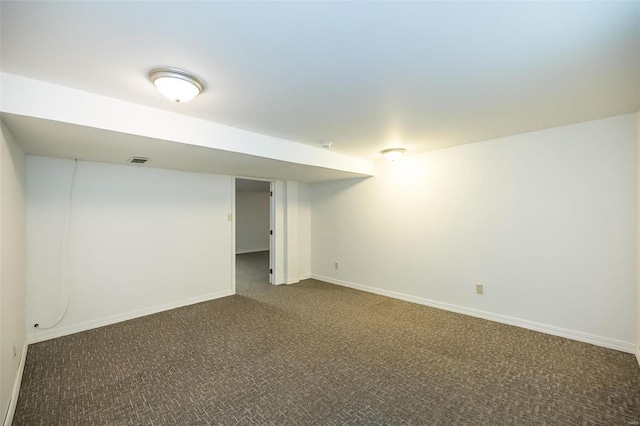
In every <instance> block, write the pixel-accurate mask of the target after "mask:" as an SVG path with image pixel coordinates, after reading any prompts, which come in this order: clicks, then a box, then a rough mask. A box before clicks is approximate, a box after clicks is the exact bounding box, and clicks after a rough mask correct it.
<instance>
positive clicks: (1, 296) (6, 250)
mask: <svg viewBox="0 0 640 426" xmlns="http://www.w3.org/2000/svg"><path fill="white" fill-rule="evenodd" d="M25 177H26V176H25V155H24V152H23V151H22V149H21V148H20V147H19V146H18V145H17V144H16V142H15V140H14V138H13V136H12V135H11V133H10V132H9V130H8V129H7V128H6V127H5V125H4V124H3V123H1V122H0V341H1V342H2V343H1V344H0V378H1V386H0V412H1V413H2V414H1V416H2V418H3V419H4V417H5V415H6V413H7V410H8V408H9V404H10V402H11V396H12V391H13V390H14V384H15V383H16V378H17V376H18V366H19V363H20V359H21V357H22V355H23V354H22V352H23V350H24V343H25V337H26V336H25V318H26V316H25V289H26V271H27V269H26V254H27V249H26V247H27V245H26V235H27V234H26V233H27V231H26V182H25ZM14 350H15V355H14Z"/></svg>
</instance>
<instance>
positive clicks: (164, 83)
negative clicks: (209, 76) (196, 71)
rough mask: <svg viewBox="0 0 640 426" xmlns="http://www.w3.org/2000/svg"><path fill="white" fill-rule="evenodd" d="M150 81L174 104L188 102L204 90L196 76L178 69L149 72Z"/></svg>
mask: <svg viewBox="0 0 640 426" xmlns="http://www.w3.org/2000/svg"><path fill="white" fill-rule="evenodd" d="M149 80H151V82H152V83H153V85H154V86H156V88H157V89H158V90H159V91H160V93H162V94H163V95H164V96H166V97H167V98H168V99H170V100H172V101H174V102H187V101H190V100H191V99H193V98H195V97H196V96H198V95H199V94H200V93H202V91H203V90H204V85H203V84H202V82H201V81H200V80H199V79H198V78H197V77H195V76H193V75H191V74H189V73H188V72H186V71H183V70H180V69H177V68H157V69H154V70H151V71H149Z"/></svg>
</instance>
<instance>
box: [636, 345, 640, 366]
mask: <svg viewBox="0 0 640 426" xmlns="http://www.w3.org/2000/svg"><path fill="white" fill-rule="evenodd" d="M636 359H637V360H638V365H640V345H638V347H636Z"/></svg>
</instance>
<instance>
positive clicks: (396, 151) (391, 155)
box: [380, 148, 407, 161]
mask: <svg viewBox="0 0 640 426" xmlns="http://www.w3.org/2000/svg"><path fill="white" fill-rule="evenodd" d="M406 151H407V150H406V149H404V148H389V149H385V150H383V151H380V154H382V155H384V157H385V158H386V159H387V160H390V161H396V160H397V159H398V158H400V157H402V154H404V153H405V152H406Z"/></svg>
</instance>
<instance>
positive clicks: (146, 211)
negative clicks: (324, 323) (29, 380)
mask: <svg viewBox="0 0 640 426" xmlns="http://www.w3.org/2000/svg"><path fill="white" fill-rule="evenodd" d="M72 170H73V161H70V160H61V159H53V158H45V157H33V156H29V157H27V177H28V179H27V182H28V185H27V188H28V190H27V200H28V204H27V205H28V209H27V222H28V292H27V318H28V322H27V324H28V325H27V327H28V329H29V330H30V335H29V338H30V340H42V339H45V338H49V337H55V336H58V335H64V334H69V333H72V332H75V331H79V330H83V329H88V328H93V327H96V326H100V325H104V324H108V323H112V322H116V321H119V320H123V319H126V318H130V317H135V316H139V315H142V314H146V313H151V312H155V311H159V310H163V309H168V308H171V307H176V306H181V305H185V304H189V303H195V302H197V301H201V300H207V299H211V298H215V297H220V296H224V295H228V294H230V293H231V291H232V289H231V271H232V266H231V265H232V263H231V262H232V258H233V256H234V253H233V247H232V242H231V236H232V228H231V226H232V222H229V221H228V217H227V215H228V214H229V213H231V212H232V208H231V203H232V188H233V182H232V178H231V177H229V176H219V175H207V174H198V173H186V172H176V171H168V170H160V169H153V168H147V167H144V166H142V167H140V166H121V165H114V164H104V163H91V162H79V163H78V169H77V175H76V181H75V187H74V192H73V199H72V202H71V206H72V207H71V216H70V239H69V241H70V244H69V249H70V260H69V262H68V266H67V261H66V256H65V254H66V253H67V251H66V247H67V245H66V244H65V246H64V249H63V256H62V262H60V247H61V241H62V238H63V223H64V217H65V211H66V209H67V205H68V204H67V203H68V191H69V185H70V181H71V176H72ZM59 264H62V283H61V284H60V283H59V282H58V271H59ZM69 289H70V292H71V298H70V305H69V310H68V313H67V315H66V317H65V318H64V319H63V320H62V322H61V323H60V324H59V325H58V326H57V327H55V328H54V329H52V330H48V331H47V330H42V329H34V328H33V327H32V325H33V324H34V323H39V324H40V325H41V326H42V327H44V326H46V325H51V324H53V323H55V321H56V319H57V318H58V317H59V315H60V314H61V312H62V311H63V309H64V306H65V301H66V300H67V294H68V291H69Z"/></svg>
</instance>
